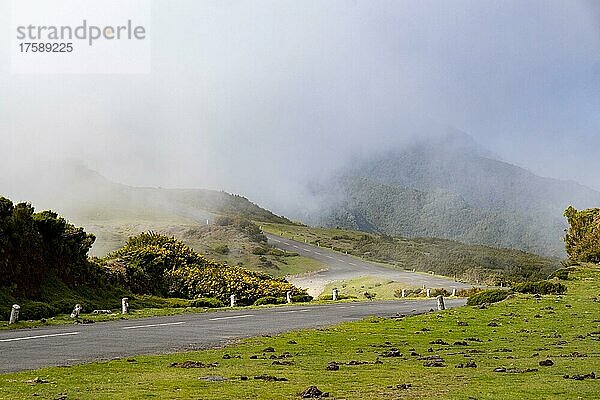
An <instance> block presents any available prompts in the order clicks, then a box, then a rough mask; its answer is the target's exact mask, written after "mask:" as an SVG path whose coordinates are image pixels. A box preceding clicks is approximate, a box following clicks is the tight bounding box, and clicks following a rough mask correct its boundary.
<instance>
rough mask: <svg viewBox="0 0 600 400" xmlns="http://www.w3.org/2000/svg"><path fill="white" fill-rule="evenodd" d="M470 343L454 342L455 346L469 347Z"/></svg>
mask: <svg viewBox="0 0 600 400" xmlns="http://www.w3.org/2000/svg"><path fill="white" fill-rule="evenodd" d="M468 345H469V343H467V342H465V341H457V342H454V346H468Z"/></svg>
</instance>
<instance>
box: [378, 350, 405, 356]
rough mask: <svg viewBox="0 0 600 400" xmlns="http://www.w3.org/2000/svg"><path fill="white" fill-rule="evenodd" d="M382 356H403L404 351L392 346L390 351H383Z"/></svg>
mask: <svg viewBox="0 0 600 400" xmlns="http://www.w3.org/2000/svg"><path fill="white" fill-rule="evenodd" d="M381 357H402V353H400V350H398V349H393V348H392V349H390V350H389V351H386V352H385V353H382V354H381Z"/></svg>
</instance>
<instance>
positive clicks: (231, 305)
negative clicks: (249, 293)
mask: <svg viewBox="0 0 600 400" xmlns="http://www.w3.org/2000/svg"><path fill="white" fill-rule="evenodd" d="M229 301H230V302H229V305H230V307H235V303H236V300H235V294H232V295H231V296H230V297H229Z"/></svg>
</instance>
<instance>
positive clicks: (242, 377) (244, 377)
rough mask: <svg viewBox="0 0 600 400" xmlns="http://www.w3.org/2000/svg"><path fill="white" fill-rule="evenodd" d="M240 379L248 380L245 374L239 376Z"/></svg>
mask: <svg viewBox="0 0 600 400" xmlns="http://www.w3.org/2000/svg"><path fill="white" fill-rule="evenodd" d="M240 380H241V381H247V380H248V377H247V376H240Z"/></svg>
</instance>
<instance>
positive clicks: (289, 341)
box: [287, 340, 298, 344]
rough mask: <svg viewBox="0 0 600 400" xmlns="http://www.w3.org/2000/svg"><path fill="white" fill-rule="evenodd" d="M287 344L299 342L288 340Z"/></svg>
mask: <svg viewBox="0 0 600 400" xmlns="http://www.w3.org/2000/svg"><path fill="white" fill-rule="evenodd" d="M287 344H298V342H296V341H295V340H288V342H287Z"/></svg>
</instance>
